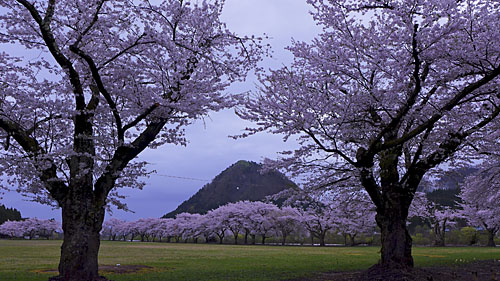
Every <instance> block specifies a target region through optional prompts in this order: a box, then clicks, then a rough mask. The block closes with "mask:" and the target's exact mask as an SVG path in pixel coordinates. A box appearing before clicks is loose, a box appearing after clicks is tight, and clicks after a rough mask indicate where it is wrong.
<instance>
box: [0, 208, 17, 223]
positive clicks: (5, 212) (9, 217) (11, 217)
mask: <svg viewBox="0 0 500 281" xmlns="http://www.w3.org/2000/svg"><path fill="white" fill-rule="evenodd" d="M21 219H22V218H21V212H19V211H18V210H17V209H14V208H7V207H5V206H4V205H0V224H2V223H4V222H6V221H19V220H21Z"/></svg>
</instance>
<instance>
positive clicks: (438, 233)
mask: <svg viewBox="0 0 500 281" xmlns="http://www.w3.org/2000/svg"><path fill="white" fill-rule="evenodd" d="M445 231H446V220H445V221H444V222H443V225H442V227H441V226H440V225H439V223H436V224H434V246H436V247H444V246H445V245H446V243H445Z"/></svg>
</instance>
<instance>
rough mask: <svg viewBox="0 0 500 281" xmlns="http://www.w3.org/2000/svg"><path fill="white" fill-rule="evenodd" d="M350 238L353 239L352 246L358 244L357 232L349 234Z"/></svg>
mask: <svg viewBox="0 0 500 281" xmlns="http://www.w3.org/2000/svg"><path fill="white" fill-rule="evenodd" d="M349 240H351V243H350V245H351V246H356V234H349Z"/></svg>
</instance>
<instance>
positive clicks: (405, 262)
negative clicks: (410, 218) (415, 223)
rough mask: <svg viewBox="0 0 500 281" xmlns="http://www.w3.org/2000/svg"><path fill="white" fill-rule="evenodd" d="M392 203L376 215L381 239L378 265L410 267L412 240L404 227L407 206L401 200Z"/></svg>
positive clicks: (411, 261)
mask: <svg viewBox="0 0 500 281" xmlns="http://www.w3.org/2000/svg"><path fill="white" fill-rule="evenodd" d="M392 203H393V204H392V206H390V207H389V208H385V210H384V212H378V213H377V215H376V221H377V224H378V226H379V227H380V229H381V240H382V241H381V243H382V249H381V251H380V252H381V260H380V265H381V266H383V267H387V268H395V269H410V268H412V267H413V257H412V256H411V245H412V240H411V236H410V234H409V233H408V229H407V228H406V218H407V214H408V206H403V204H402V202H398V201H395V202H394V201H393V202H392ZM404 209H406V211H404Z"/></svg>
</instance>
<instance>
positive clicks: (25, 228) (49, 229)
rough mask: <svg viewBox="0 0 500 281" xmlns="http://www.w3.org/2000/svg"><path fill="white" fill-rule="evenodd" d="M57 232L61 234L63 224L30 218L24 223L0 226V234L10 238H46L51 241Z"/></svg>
mask: <svg viewBox="0 0 500 281" xmlns="http://www.w3.org/2000/svg"><path fill="white" fill-rule="evenodd" d="M55 232H61V224H60V223H59V222H57V221H56V220H53V219H52V220H41V219H38V218H29V219H26V220H22V221H6V222H4V223H3V224H2V225H1V226H0V233H2V234H5V235H8V236H10V237H29V239H33V238H35V237H37V236H38V237H44V238H46V239H50V238H51V237H52V236H53V235H54V233H55Z"/></svg>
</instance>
